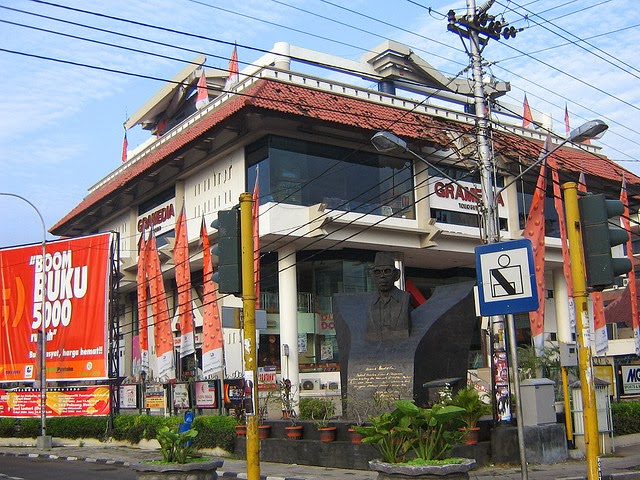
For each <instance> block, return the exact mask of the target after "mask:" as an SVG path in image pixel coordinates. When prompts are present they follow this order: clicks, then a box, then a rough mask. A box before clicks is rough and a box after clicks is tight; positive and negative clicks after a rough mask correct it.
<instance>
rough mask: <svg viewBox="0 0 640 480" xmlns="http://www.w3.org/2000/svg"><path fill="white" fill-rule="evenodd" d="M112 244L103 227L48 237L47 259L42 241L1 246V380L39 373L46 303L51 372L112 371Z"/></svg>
mask: <svg viewBox="0 0 640 480" xmlns="http://www.w3.org/2000/svg"><path fill="white" fill-rule="evenodd" d="M110 247H111V234H110V233H106V234H100V235H92V236H88V237H80V238H74V239H69V240H61V241H56V242H48V243H47V244H46V246H45V252H46V261H45V262H43V261H42V246H41V245H31V246H27V247H18V248H9V249H4V250H0V301H1V308H0V335H1V338H2V340H1V341H0V382H20V381H34V380H36V379H38V374H37V369H38V358H37V357H38V350H39V347H40V346H41V345H40V342H38V332H39V330H40V329H41V323H42V316H43V315H42V313H43V311H44V317H45V331H46V377H47V380H50V381H51V380H77V379H82V380H96V379H104V378H107V377H108V374H107V349H106V345H107V341H106V339H107V306H108V302H107V297H108V292H109V289H108V285H109V282H108V276H109V251H110ZM43 263H44V265H45V268H44V272H46V277H45V276H44V275H43V268H42V266H43ZM43 287H44V288H43ZM43 290H46V293H45V292H43ZM43 294H44V295H43ZM45 295H46V297H45V298H44V300H45V301H44V308H43V296H45Z"/></svg>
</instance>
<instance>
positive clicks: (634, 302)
mask: <svg viewBox="0 0 640 480" xmlns="http://www.w3.org/2000/svg"><path fill="white" fill-rule="evenodd" d="M620 201H621V202H622V204H623V205H624V212H623V213H622V228H624V229H625V230H626V231H627V232H630V231H631V225H630V222H629V198H628V196H627V182H626V180H625V179H624V177H622V190H621V191H620ZM626 247H627V256H628V257H629V261H630V262H631V265H634V263H635V262H634V259H633V244H632V243H631V235H629V239H628V240H627V245H626ZM629 293H630V296H631V322H632V326H633V339H634V341H635V345H636V355H640V319H639V318H638V295H637V293H638V292H637V289H636V274H635V270H634V268H633V267H632V268H631V271H630V272H629Z"/></svg>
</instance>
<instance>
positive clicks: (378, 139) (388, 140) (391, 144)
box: [371, 131, 483, 203]
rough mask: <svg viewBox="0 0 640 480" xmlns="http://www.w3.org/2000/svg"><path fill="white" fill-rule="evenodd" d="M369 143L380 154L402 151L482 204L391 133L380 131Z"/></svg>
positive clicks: (480, 199)
mask: <svg viewBox="0 0 640 480" xmlns="http://www.w3.org/2000/svg"><path fill="white" fill-rule="evenodd" d="M371 143H372V144H373V146H374V147H376V150H378V151H379V152H382V153H388V152H392V151H394V150H397V149H402V150H403V151H405V152H407V153H410V154H411V155H413V156H414V157H416V158H417V159H418V160H420V161H421V162H423V163H425V164H426V165H427V166H429V167H431V168H433V169H434V170H435V171H436V172H438V173H439V174H440V175H442V176H443V177H445V178H446V179H447V180H449V181H451V182H452V183H455V184H456V185H458V186H459V187H461V188H463V189H464V190H465V191H466V192H468V193H469V195H471V196H472V197H473V198H475V199H476V200H477V201H478V203H483V202H482V198H480V197H479V196H478V195H476V194H475V193H473V192H472V191H471V190H469V188H468V187H465V186H464V185H461V184H460V183H459V182H458V181H457V180H456V179H455V178H452V177H451V176H450V175H447V174H446V173H445V172H443V171H442V170H440V169H439V168H438V167H436V166H435V165H434V164H433V163H431V162H429V161H428V160H427V159H426V158H423V157H422V156H420V155H418V154H417V153H416V152H414V151H413V150H411V149H410V148H409V147H408V146H407V142H405V141H404V140H403V139H401V138H400V137H398V136H397V135H394V134H393V133H391V132H387V131H381V132H378V133H376V134H374V135H373V137H371Z"/></svg>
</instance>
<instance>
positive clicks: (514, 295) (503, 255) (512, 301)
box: [475, 238, 539, 317]
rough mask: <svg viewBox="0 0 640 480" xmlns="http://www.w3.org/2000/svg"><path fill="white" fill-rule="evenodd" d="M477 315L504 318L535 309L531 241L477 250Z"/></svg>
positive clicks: (513, 241)
mask: <svg viewBox="0 0 640 480" xmlns="http://www.w3.org/2000/svg"><path fill="white" fill-rule="evenodd" d="M475 253H476V275H477V278H478V299H479V301H480V314H481V315H482V316H485V317H488V316H491V315H506V314H510V313H523V312H532V311H534V310H537V309H538V305H539V302H538V289H537V288H536V274H535V265H534V262H533V246H532V244H531V240H529V239H528V238H523V239H521V240H510V241H507V242H499V243H490V244H487V245H481V246H479V247H476V249H475Z"/></svg>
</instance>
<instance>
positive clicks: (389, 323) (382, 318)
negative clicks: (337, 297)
mask: <svg viewBox="0 0 640 480" xmlns="http://www.w3.org/2000/svg"><path fill="white" fill-rule="evenodd" d="M371 275H372V277H373V283H374V284H375V285H376V291H375V292H374V293H373V295H372V296H371V302H370V303H369V312H368V315H367V329H366V340H367V341H370V342H386V341H389V340H391V341H393V340H399V339H404V338H408V337H409V335H410V334H411V317H410V300H411V295H410V294H409V293H408V292H405V291H403V290H400V289H399V288H398V287H396V286H395V285H394V283H395V282H396V281H397V280H398V279H399V278H400V270H398V269H397V268H396V266H395V262H394V259H393V256H392V255H391V254H389V253H387V252H378V253H376V257H375V261H374V263H373V268H372V270H371Z"/></svg>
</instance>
